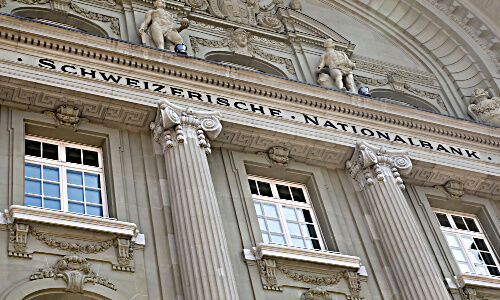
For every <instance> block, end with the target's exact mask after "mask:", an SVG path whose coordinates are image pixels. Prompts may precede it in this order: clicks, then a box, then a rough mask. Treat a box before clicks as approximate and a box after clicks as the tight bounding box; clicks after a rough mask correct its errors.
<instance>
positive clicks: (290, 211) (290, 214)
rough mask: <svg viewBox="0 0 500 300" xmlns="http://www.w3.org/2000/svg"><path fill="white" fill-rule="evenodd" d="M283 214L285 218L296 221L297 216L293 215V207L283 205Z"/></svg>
mask: <svg viewBox="0 0 500 300" xmlns="http://www.w3.org/2000/svg"><path fill="white" fill-rule="evenodd" d="M283 214H284V215H285V219H287V220H292V221H297V216H296V215H295V208H293V207H286V206H283Z"/></svg>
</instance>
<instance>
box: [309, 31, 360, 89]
mask: <svg viewBox="0 0 500 300" xmlns="http://www.w3.org/2000/svg"><path fill="white" fill-rule="evenodd" d="M324 46H325V48H326V53H325V54H323V55H322V56H321V62H320V64H319V66H318V72H321V70H323V68H324V67H325V66H327V67H328V68H329V69H330V76H331V79H332V80H333V82H334V87H335V88H337V89H343V88H344V83H343V82H342V77H345V81H346V87H347V90H348V91H349V92H352V93H355V92H356V85H355V84H354V76H353V75H352V70H353V69H354V67H355V66H356V65H355V64H354V63H353V62H352V61H351V60H350V59H349V57H347V54H345V53H344V52H342V51H337V50H335V44H334V43H333V40H332V39H327V40H325V44H324ZM324 77H325V75H323V74H321V73H320V76H319V78H318V83H319V84H321V85H323V83H324V82H326V81H327V80H325V78H324Z"/></svg>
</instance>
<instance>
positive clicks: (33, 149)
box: [24, 140, 42, 157]
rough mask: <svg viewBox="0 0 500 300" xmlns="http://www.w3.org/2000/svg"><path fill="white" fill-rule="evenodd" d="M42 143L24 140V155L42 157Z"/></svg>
mask: <svg viewBox="0 0 500 300" xmlns="http://www.w3.org/2000/svg"><path fill="white" fill-rule="evenodd" d="M41 151H42V143H40V142H37V141H31V140H24V154H26V155H31V156H37V157H41V156H42V152H41Z"/></svg>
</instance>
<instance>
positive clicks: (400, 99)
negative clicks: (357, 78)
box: [370, 89, 439, 111]
mask: <svg viewBox="0 0 500 300" xmlns="http://www.w3.org/2000/svg"><path fill="white" fill-rule="evenodd" d="M370 94H371V95H372V97H375V98H380V99H387V100H391V101H394V102H397V103H400V104H403V105H406V106H410V107H415V108H422V109H425V110H428V111H439V109H437V108H436V107H435V106H434V105H433V104H431V103H429V102H428V101H425V100H424V99H421V98H418V97H416V96H413V95H408V94H404V93H401V92H397V91H394V90H387V89H375V90H371V91H370Z"/></svg>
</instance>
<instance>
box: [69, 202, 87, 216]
mask: <svg viewBox="0 0 500 300" xmlns="http://www.w3.org/2000/svg"><path fill="white" fill-rule="evenodd" d="M68 210H69V211H70V212H75V213H80V214H84V213H85V209H84V207H83V203H74V202H68Z"/></svg>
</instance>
